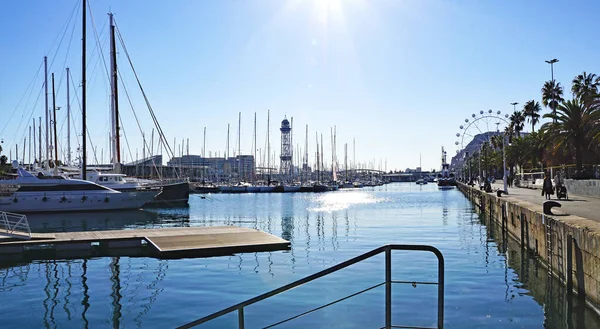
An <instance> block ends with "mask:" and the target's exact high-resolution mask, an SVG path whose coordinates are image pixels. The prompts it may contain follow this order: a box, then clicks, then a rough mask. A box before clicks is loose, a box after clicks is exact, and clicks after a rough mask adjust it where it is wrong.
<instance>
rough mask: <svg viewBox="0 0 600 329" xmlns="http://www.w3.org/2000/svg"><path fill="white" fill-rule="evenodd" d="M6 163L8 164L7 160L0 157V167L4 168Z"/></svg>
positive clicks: (4, 156)
mask: <svg viewBox="0 0 600 329" xmlns="http://www.w3.org/2000/svg"><path fill="white" fill-rule="evenodd" d="M7 162H8V158H7V157H6V155H3V156H0V165H2V166H6V163H7Z"/></svg>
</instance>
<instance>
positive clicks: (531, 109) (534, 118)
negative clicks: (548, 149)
mask: <svg viewBox="0 0 600 329" xmlns="http://www.w3.org/2000/svg"><path fill="white" fill-rule="evenodd" d="M541 110H542V108H541V107H540V103H538V102H536V101H535V100H530V101H528V102H527V103H525V106H523V116H524V117H525V118H527V121H529V122H531V132H535V125H536V124H537V123H538V122H540V114H539V112H540V111H541Z"/></svg>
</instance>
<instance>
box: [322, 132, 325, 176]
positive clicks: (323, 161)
mask: <svg viewBox="0 0 600 329" xmlns="http://www.w3.org/2000/svg"><path fill="white" fill-rule="evenodd" d="M324 158H325V153H324V152H323V134H322V133H321V181H323V175H324V174H325V173H324V172H323V171H325V159H324Z"/></svg>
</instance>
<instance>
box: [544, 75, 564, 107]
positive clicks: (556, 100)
mask: <svg viewBox="0 0 600 329" xmlns="http://www.w3.org/2000/svg"><path fill="white" fill-rule="evenodd" d="M562 96H563V87H562V86H561V85H560V82H556V81H554V80H550V81H546V82H545V83H544V87H543V88H542V104H544V106H546V107H550V109H551V110H552V113H553V114H554V113H556V108H557V107H558V104H560V103H562V102H563V101H564V100H565V99H564V98H563V97H562Z"/></svg>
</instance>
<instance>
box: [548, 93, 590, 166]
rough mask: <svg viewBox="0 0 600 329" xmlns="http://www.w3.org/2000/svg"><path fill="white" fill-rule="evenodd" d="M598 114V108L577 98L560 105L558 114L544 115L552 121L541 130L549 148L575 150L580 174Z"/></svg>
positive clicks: (557, 110)
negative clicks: (584, 151) (584, 153)
mask: <svg viewBox="0 0 600 329" xmlns="http://www.w3.org/2000/svg"><path fill="white" fill-rule="evenodd" d="M597 113H598V107H596V106H591V105H589V104H585V103H583V102H582V101H581V100H580V99H578V98H575V99H573V100H568V101H565V102H564V103H563V104H561V105H559V106H558V107H557V109H556V113H554V114H552V113H550V114H545V115H544V118H550V119H552V122H549V123H546V124H544V125H543V126H542V128H541V130H542V131H543V132H544V133H545V134H546V137H547V139H546V140H547V141H548V142H549V144H550V145H549V146H551V147H553V148H554V149H555V150H559V149H562V150H574V152H575V164H576V168H577V171H578V172H581V169H582V167H583V150H584V149H587V148H588V147H589V146H590V140H591V134H592V133H593V120H594V116H595V115H596V114H597Z"/></svg>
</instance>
